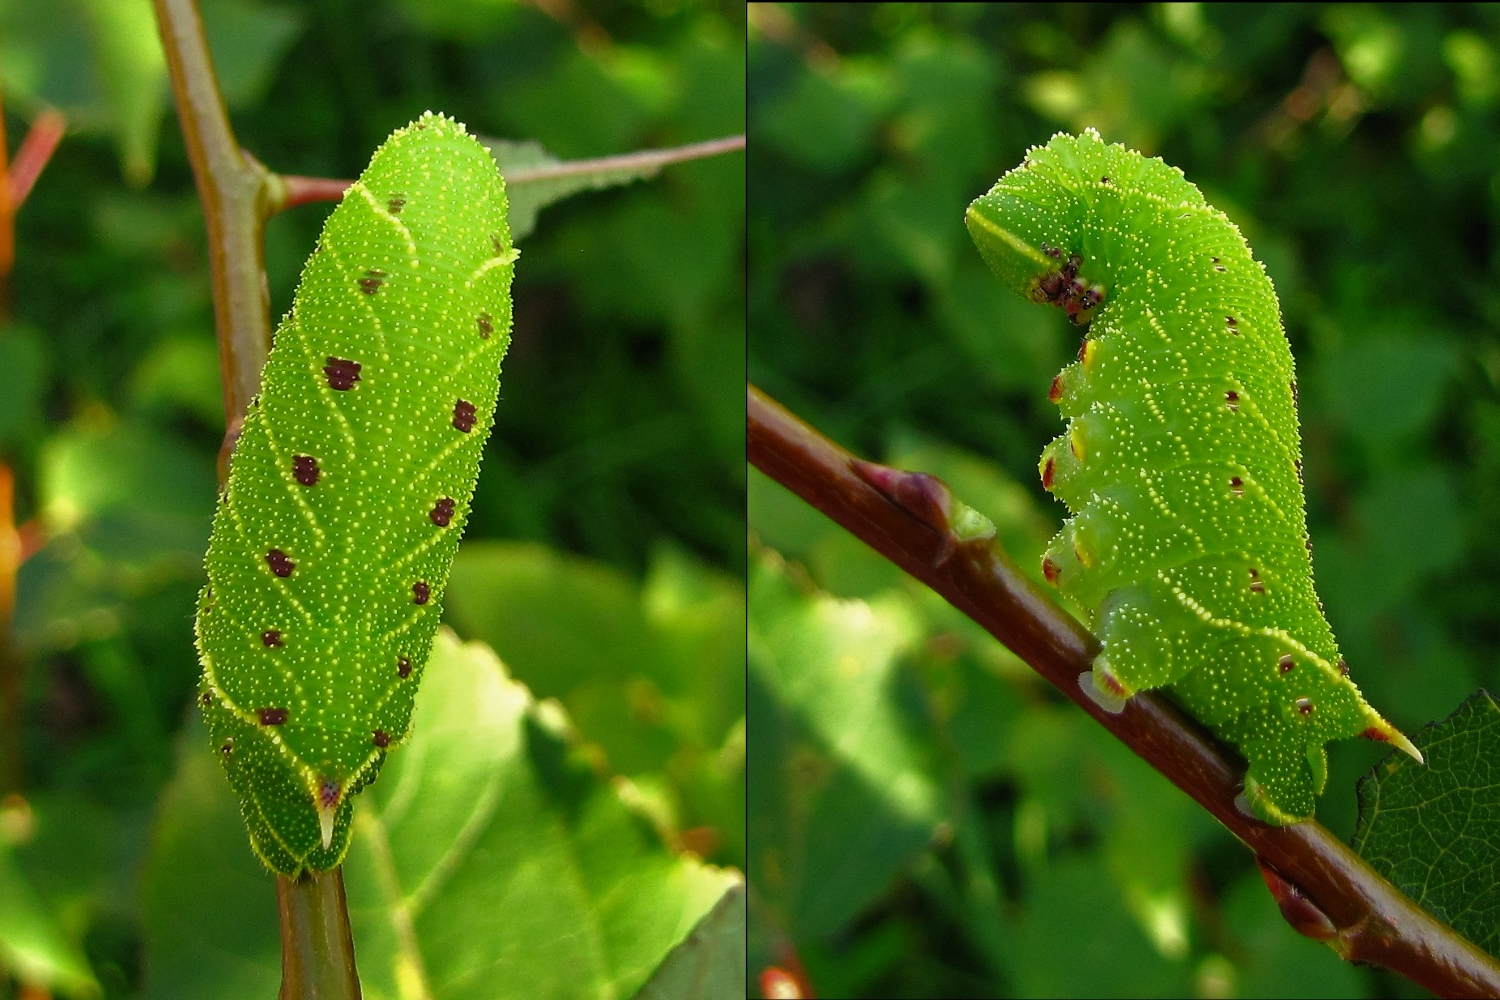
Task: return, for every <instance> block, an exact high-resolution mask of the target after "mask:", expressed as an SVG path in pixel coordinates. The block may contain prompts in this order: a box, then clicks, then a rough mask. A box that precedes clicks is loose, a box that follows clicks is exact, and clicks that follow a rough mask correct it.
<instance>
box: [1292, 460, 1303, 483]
mask: <svg viewBox="0 0 1500 1000" xmlns="http://www.w3.org/2000/svg"><path fill="white" fill-rule="evenodd" d="M1292 465H1294V466H1295V467H1296V469H1297V485H1298V486H1302V485H1304V484H1303V482H1302V459H1300V458H1298V459H1294V460H1293V461H1292Z"/></svg>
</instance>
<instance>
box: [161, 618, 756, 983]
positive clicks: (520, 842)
mask: <svg viewBox="0 0 1500 1000" xmlns="http://www.w3.org/2000/svg"><path fill="white" fill-rule="evenodd" d="M416 718H417V723H416V728H415V731H414V733H413V735H412V738H411V740H410V742H409V743H408V744H407V745H405V746H404V747H402V748H401V749H400V750H399V751H397V752H395V753H393V754H392V756H391V758H390V760H389V762H388V763H387V764H386V767H385V769H384V770H383V771H382V772H381V775H380V780H379V781H378V782H377V783H376V784H375V785H373V786H371V787H370V788H369V789H367V790H366V791H365V792H364V793H362V794H361V795H360V796H359V797H358V798H357V799H356V800H355V802H356V811H355V821H354V830H355V832H354V844H353V846H352V848H351V850H350V852H349V855H348V859H347V861H346V862H345V880H346V887H347V891H348V898H349V910H350V917H351V920H352V922H353V927H354V940H355V948H356V951H357V953H358V955H359V957H360V973H361V979H362V984H363V989H364V995H365V996H366V997H367V998H369V1000H395V998H397V997H406V996H411V995H413V994H415V995H425V996H431V997H432V998H434V1000H464V998H469V997H474V998H480V997H482V998H485V1000H491V998H505V997H518V998H520V997H528V998H529V997H580V998H582V997H599V996H629V995H630V994H631V993H632V992H633V991H635V990H636V989H637V988H639V987H640V986H641V985H642V984H643V983H644V982H645V981H646V980H647V979H648V978H649V977H650V975H651V974H652V971H653V970H654V969H656V967H657V966H658V965H659V964H660V963H661V962H662V960H663V958H664V957H665V956H666V955H667V954H668V953H669V952H670V951H671V950H672V949H673V948H674V947H675V946H676V945H677V944H678V943H680V942H681V941H682V940H684V939H685V938H686V937H687V936H688V935H689V933H690V932H691V931H692V929H693V927H694V925H695V924H696V923H697V922H698V921H699V920H700V919H701V918H702V917H703V916H704V915H705V914H707V913H709V912H710V911H711V910H712V909H713V907H714V906H715V904H716V903H717V902H718V901H719V900H720V899H721V898H722V897H723V895H724V894H725V893H726V892H727V891H729V890H730V889H732V888H733V887H734V886H735V885H737V884H738V882H739V878H738V876H737V875H736V874H735V873H733V872H732V871H729V870H723V869H715V868H711V867H708V866H705V865H703V864H700V863H698V862H696V861H694V860H692V859H690V858H679V857H675V856H673V855H672V854H671V853H669V852H668V851H667V850H665V849H664V848H663V847H662V845H661V843H660V842H659V841H658V840H657V838H656V836H655V834H654V832H653V831H652V830H651V826H650V824H649V823H648V822H647V821H646V820H644V819H643V818H642V817H641V816H640V815H639V814H638V813H637V812H636V811H634V810H633V809H632V808H631V807H630V806H629V805H628V804H627V798H628V797H629V796H628V792H629V786H628V785H622V784H621V783H620V782H619V781H618V780H617V781H616V782H615V783H614V784H613V785H611V784H609V783H606V782H604V781H601V780H600V778H599V776H597V775H596V774H595V773H594V772H593V771H592V770H591V769H590V768H589V766H588V765H587V763H585V762H584V760H583V759H582V758H581V756H580V754H579V753H578V752H577V748H576V737H575V736H574V735H573V734H572V730H571V726H570V724H569V723H568V722H567V719H566V717H565V715H564V714H563V713H562V711H561V709H560V708H559V707H558V706H557V705H556V703H552V702H543V703H538V702H536V701H535V700H533V698H532V696H531V694H530V692H528V691H527V690H526V688H525V687H524V686H522V685H521V684H518V683H517V682H515V681H513V680H511V679H510V678H509V677H508V676H507V675H506V673H505V668H504V667H503V666H502V665H501V664H500V662H499V660H498V659H496V658H495V655H494V654H493V653H492V652H490V650H489V649H487V648H486V647H484V646H483V645H480V644H478V643H472V644H469V645H462V644H460V643H459V641H458V639H457V638H456V637H454V636H453V634H452V633H451V632H448V631H447V630H443V631H442V632H440V633H439V638H438V641H437V643H436V645H435V646H434V648H433V653H432V657H431V659H430V660H429V661H428V665H427V674H426V678H425V680H424V681H423V684H422V688H421V691H420V692H419V693H418V696H417V709H416ZM204 742H205V741H204V738H203V729H202V727H201V725H200V724H199V723H198V722H197V721H196V719H195V720H194V722H193V723H192V724H191V726H190V729H189V732H188V735H187V738H186V740H185V742H184V746H183V756H182V760H181V764H180V767H179V771H178V775H177V778H176V779H175V780H174V781H173V783H172V785H171V786H170V787H169V789H168V791H167V794H166V796H165V797H164V799H163V803H162V809H161V812H160V814H159V816H158V821H157V831H156V837H155V839H154V845H153V852H152V857H151V859H150V862H149V864H148V866H147V871H146V876H145V900H146V917H145V924H146V950H147V969H148V982H147V987H146V995H147V996H148V997H164V998H165V997H174V998H175V997H184V996H191V997H201V998H203V1000H240V998H245V1000H251V998H256V1000H258V998H261V997H266V996H270V995H272V994H273V993H274V992H275V989H276V983H277V980H278V978H279V974H278V971H277V970H278V968H279V958H278V951H277V925H276V913H275V894H274V885H273V883H272V880H271V877H270V876H269V875H268V874H267V873H266V872H265V871H264V870H263V869H262V868H261V867H260V865H259V864H258V862H256V860H255V859H254V857H253V856H252V855H251V853H250V848H249V845H248V843H247V841H246V839H245V835H244V829H243V826H242V825H241V823H240V820H239V817H238V815H237V810H236V807H235V800H234V796H233V794H232V793H231V792H230V790H229V786H228V782H227V781H226V780H225V778H224V776H223V771H222V769H221V768H220V766H219V764H218V762H217V761H215V760H214V759H213V758H212V756H211V755H210V754H209V753H208V752H207V750H206V749H205V747H204Z"/></svg>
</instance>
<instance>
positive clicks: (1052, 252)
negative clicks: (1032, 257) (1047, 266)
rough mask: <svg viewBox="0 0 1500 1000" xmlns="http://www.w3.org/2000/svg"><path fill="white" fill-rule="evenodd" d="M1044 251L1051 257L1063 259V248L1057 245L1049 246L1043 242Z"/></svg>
mask: <svg viewBox="0 0 1500 1000" xmlns="http://www.w3.org/2000/svg"><path fill="white" fill-rule="evenodd" d="M1042 253H1044V254H1046V255H1047V256H1048V257H1051V258H1052V259H1053V260H1062V250H1060V249H1058V248H1057V247H1049V246H1048V245H1047V244H1045V243H1043V244H1042Z"/></svg>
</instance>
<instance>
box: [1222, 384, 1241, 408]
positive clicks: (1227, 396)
mask: <svg viewBox="0 0 1500 1000" xmlns="http://www.w3.org/2000/svg"><path fill="white" fill-rule="evenodd" d="M1224 403H1225V405H1227V406H1228V407H1229V412H1230V413H1238V412H1240V394H1239V393H1237V392H1235V391H1234V390H1233V389H1230V390H1229V391H1228V392H1226V393H1224Z"/></svg>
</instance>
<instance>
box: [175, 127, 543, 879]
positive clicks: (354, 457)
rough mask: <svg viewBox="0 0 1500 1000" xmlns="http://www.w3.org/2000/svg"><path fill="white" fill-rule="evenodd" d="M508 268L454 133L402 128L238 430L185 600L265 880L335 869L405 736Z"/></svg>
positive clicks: (309, 279)
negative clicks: (200, 583) (198, 571)
mask: <svg viewBox="0 0 1500 1000" xmlns="http://www.w3.org/2000/svg"><path fill="white" fill-rule="evenodd" d="M516 255H517V251H516V250H515V249H514V248H513V247H512V246H511V238H510V231H509V229H508V228H507V225H506V199H505V187H504V184H503V182H502V181H501V179H500V175H499V172H498V171H497V170H496V169H495V164H494V161H493V160H491V158H490V155H489V153H488V152H486V151H485V149H484V147H482V146H481V145H480V144H479V143H478V142H477V141H475V140H474V138H473V137H472V136H470V135H469V134H468V133H467V132H466V131H465V130H464V127H463V125H461V124H459V123H458V122H456V121H453V120H452V119H449V118H446V117H443V116H440V115H434V114H432V113H430V112H429V113H427V114H424V115H423V116H422V117H421V118H420V119H418V120H417V121H415V122H413V123H412V124H411V125H409V126H407V127H406V128H403V129H400V130H398V131H397V132H395V133H394V134H393V135H392V136H391V137H390V138H389V139H388V140H386V142H385V143H384V144H383V145H382V146H381V147H380V148H379V149H378V150H377V151H376V152H375V155H374V157H373V158H372V159H371V161H370V165H369V167H368V168H366V170H365V171H364V173H363V174H361V175H360V177H359V180H358V181H356V182H355V183H354V184H353V185H352V186H351V187H350V188H349V190H348V191H347V192H346V193H345V195H344V198H343V201H342V202H341V203H340V204H339V206H338V207H337V208H336V209H335V210H334V211H333V214H332V215H330V216H329V218H328V222H327V224H326V225H325V226H324V228H323V233H322V236H321V237H320V238H319V240H318V245H317V248H316V249H315V250H314V252H313V254H312V256H311V257H310V258H309V259H308V261H307V265H306V267H305V268H304V270H303V272H302V280H301V282H300V284H299V285H298V286H297V292H296V296H295V299H294V301H293V304H292V309H291V312H289V313H288V314H287V315H286V317H285V318H284V319H283V320H282V322H281V325H280V327H279V328H278V330H277V332H276V339H275V346H274V347H273V348H272V350H271V354H270V358H269V360H268V361H267V362H266V367H265V372H264V375H263V385H262V391H261V393H260V395H259V396H258V397H257V398H256V399H255V400H253V401H252V402H251V405H250V408H249V412H248V413H247V414H246V416H245V422H244V429H243V431H242V433H241V434H240V438H239V443H238V445H237V446H236V449H235V452H234V457H233V462H232V465H231V470H230V475H229V482H228V484H227V486H226V488H225V490H224V492H223V494H222V495H221V496H220V498H219V506H218V511H217V513H216V514H215V516H214V526H213V535H212V537H211V539H210V541H209V548H208V556H207V559H206V563H207V569H208V585H207V586H206V587H204V589H203V592H202V595H201V596H200V598H199V602H198V620H197V632H198V650H199V654H200V658H201V660H202V663H203V685H202V691H201V702H202V705H203V712H204V715H205V717H206V718H207V720H208V725H209V730H210V732H211V735H212V739H213V746H214V748H215V749H216V750H217V752H218V753H219V755H220V757H221V759H222V761H223V763H224V766H225V768H226V770H227V771H228V773H229V779H230V783H231V784H232V785H233V786H234V789H235V791H236V792H237V793H238V794H239V797H240V801H241V808H242V811H243V813H244V816H245V823H246V825H247V826H248V828H249V831H250V842H251V844H252V846H253V847H254V848H255V851H256V853H257V854H258V855H259V856H260V858H261V860H262V861H264V862H265V864H266V865H267V866H268V867H270V868H271V869H272V870H274V871H278V872H282V873H284V874H288V875H295V874H298V873H299V872H301V871H302V870H304V869H314V870H322V869H327V868H331V867H333V866H335V865H337V864H339V863H340V862H341V861H342V859H343V856H344V853H345V851H346V850H347V849H348V843H349V817H350V798H351V796H352V795H353V794H354V793H355V792H357V791H358V790H359V789H360V788H361V787H362V786H364V785H365V784H368V783H369V782H371V781H374V780H375V775H376V773H377V772H378V771H379V770H380V766H381V764H382V763H383V762H384V760H385V755H386V753H387V752H388V751H389V750H390V749H391V748H392V747H393V746H395V745H397V744H399V743H400V742H401V741H402V740H403V739H405V737H406V734H407V730H408V728H409V726H410V723H411V710H412V699H413V696H414V695H415V693H416V687H417V682H418V680H419V679H420V678H421V676H422V668H423V665H424V664H425V663H426V660H427V654H428V651H429V650H430V649H431V646H432V640H433V635H434V632H435V630H436V629H437V625H438V619H439V617H440V616H441V606H442V596H443V588H444V586H445V585H446V583H447V580H448V571H449V567H450V566H451V565H452V562H453V555H454V552H455V551H456V549H457V547H458V539H459V535H460V534H462V532H463V526H464V520H465V518H466V516H467V514H468V509H469V501H470V499H471V497H472V496H473V493H474V483H475V480H476V478H477V476H478V472H479V458H480V453H481V452H482V450H483V448H484V442H485V439H486V438H487V437H488V436H489V430H490V425H491V416H492V414H493V412H494V407H495V401H496V398H497V396H498V393H499V377H498V376H499V371H500V361H501V358H502V357H504V355H505V350H506V347H507V346H508V344H509V342H510V336H509V332H510V281H511V275H512V272H513V270H514V261H515V259H516Z"/></svg>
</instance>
